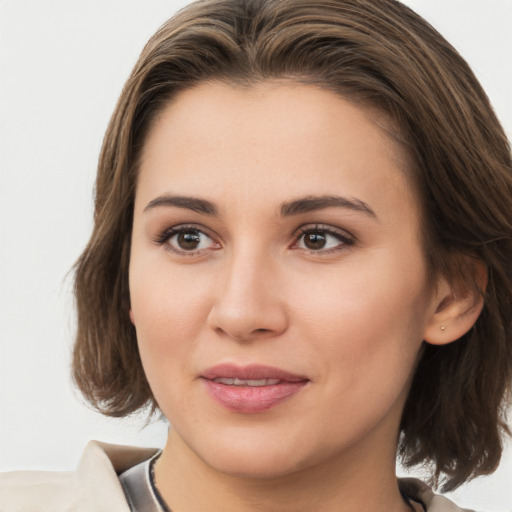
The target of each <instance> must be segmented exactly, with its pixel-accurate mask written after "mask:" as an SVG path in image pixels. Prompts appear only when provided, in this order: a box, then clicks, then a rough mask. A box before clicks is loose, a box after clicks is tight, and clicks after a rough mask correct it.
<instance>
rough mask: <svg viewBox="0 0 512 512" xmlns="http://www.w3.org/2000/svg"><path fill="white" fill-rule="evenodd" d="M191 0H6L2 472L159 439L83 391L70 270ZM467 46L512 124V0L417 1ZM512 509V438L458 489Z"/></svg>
mask: <svg viewBox="0 0 512 512" xmlns="http://www.w3.org/2000/svg"><path fill="white" fill-rule="evenodd" d="M186 3H187V1H186V0H167V1H164V0H47V1H44V2H42V1H41V0H0V38H1V39H0V52H1V53H0V87H1V90H0V471H3V470H13V469H21V468H24V469H52V470H60V469H72V468H73V467H74V466H75V464H76V462H77V460H78V458H79V455H80V452H81V450H82V448H83V446H84V445H85V443H86V442H87V440H89V439H101V440H104V441H109V442H117V443H127V444H140V445H153V446H160V445H162V443H163V440H164V438H165V433H166V426H165V424H163V423H162V422H160V423H155V424H152V425H150V426H149V427H147V428H145V429H143V426H144V418H130V419H125V420H112V419H107V418H103V417H102V416H100V415H99V414H97V413H95V412H93V411H91V410H89V409H88V408H87V407H86V406H84V405H83V403H82V402H81V400H80V397H79V396H78V394H77V392H76V391H74V390H73V388H72V385H71V383H70V378H69V355H70V349H71V344H72V340H73V323H74V319H73V310H72V299H71V295H70V282H71V279H70V277H69V275H68V272H69V270H70V268H71V267H72V265H73V263H74V261H75V259H76V258H77V257H78V255H79V254H80V251H81V249H82V248H83V246H84V245H85V243H86V241H87V238H88V234H89V232H90V229H91V216H92V186H93V180H94V175H95V166H96V159H97V156H98V152H99V148H100V144H101V140H102V137H103V133H104V130H105V128H106V125H107V122H108V119H109V117H110V114H111V112H112V110H113V108H114V104H115V101H116V99H117V97H118V95H119V93H120V91H121V87H122V85H123V83H124V81H125V79H126V78H127V76H128V74H129V72H130V69H131V67H132V66H133V64H134V63H135V60H136V58H137V56H138V53H139V51H140V50H141V49H142V46H143V44H144V43H145V41H146V40H147V39H148V38H149V36H150V35H151V34H152V33H153V32H154V31H155V30H156V29H157V28H158V27H159V26H160V25H161V24H162V23H163V22H164V21H165V20H166V19H167V18H168V17H170V16H171V15H172V14H173V13H174V12H175V10H176V9H177V8H179V7H181V6H183V5H185V4H186ZM406 3H407V4H408V5H410V6H411V7H413V8H414V9H416V10H417V11H418V12H419V13H420V14H422V15H423V16H425V17H426V18H427V19H428V20H429V21H430V22H431V23H432V24H433V25H434V26H435V27H437V28H438V29H439V30H440V31H441V32H442V33H443V34H444V35H445V36H446V37H447V38H448V39H449V40H450V41H451V42H452V43H453V44H454V45H455V46H456V47H457V48H458V49H459V51H460V52H461V53H462V54H463V56H464V57H465V58H466V59H467V60H468V61H469V63H470V64H471V65H472V67H473V69H474V70H475V72H476V73H477V75H478V77H479V79H480V80H481V82H482V83H483V85H484V87H485V88H486V90H487V92H488V94H489V96H490V97H491V101H492V102H493V104H494V106H495V108H496V110H497V112H498V115H499V116H500V118H501V120H502V122H503V124H504V126H505V128H506V130H507V132H508V134H509V137H510V136H511V135H512V95H511V93H510V91H511V89H512V63H511V62H512V61H511V51H512V30H511V27H512V0H408V1H407V2H406ZM452 498H453V499H455V500H456V501H457V502H458V503H459V504H461V505H464V506H471V507H472V508H475V509H479V510H487V511H502V512H504V511H512V447H509V448H508V449H507V451H506V454H505V457H504V460H503V463H502V465H501V466H500V468H499V470H498V471H497V473H496V474H495V475H493V476H492V477H488V478H483V479H478V480H477V481H475V482H473V483H472V484H470V485H467V486H465V487H463V488H461V489H460V490H459V491H458V492H456V493H455V494H454V495H453V496H452Z"/></svg>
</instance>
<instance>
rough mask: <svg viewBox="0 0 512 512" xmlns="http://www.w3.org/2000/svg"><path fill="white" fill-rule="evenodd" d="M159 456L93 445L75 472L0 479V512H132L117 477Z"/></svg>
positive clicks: (443, 508)
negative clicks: (154, 456)
mask: <svg viewBox="0 0 512 512" xmlns="http://www.w3.org/2000/svg"><path fill="white" fill-rule="evenodd" d="M157 451H158V450H157V449H153V448H135V447H131V446H119V445H112V444H105V443H100V442H98V441H91V442H90V443H89V444H88V445H87V447H86V449H85V451H84V453H83V455H82V457H81V459H80V462H79V464H78V466H77V469H76V471H72V472H71V471H70V472H62V473H59V472H49V471H13V472H11V473H3V474H0V512H130V506H129V505H128V502H127V500H126V497H125V494H124V492H123V487H122V485H121V482H120V481H119V476H118V475H120V474H121V473H123V472H125V471H126V470H128V469H129V468H131V467H133V466H135V465H137V464H139V463H141V462H143V461H145V460H147V459H149V458H150V457H152V456H153V455H155V453H157ZM400 486H401V488H402V489H403V491H404V492H405V493H406V494H408V495H409V496H414V497H416V498H417V499H419V500H421V502H422V503H424V504H425V506H426V509H427V512H470V511H467V510H463V509H460V508H459V507H457V506H456V505H455V504H453V503H452V502H451V501H449V500H448V499H446V498H444V497H442V496H438V495H435V494H434V493H433V492H432V491H431V490H430V489H429V488H428V487H427V486H426V485H425V484H423V483H422V482H420V481H418V480H414V479H406V480H401V481H400Z"/></svg>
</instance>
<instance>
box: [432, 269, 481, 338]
mask: <svg viewBox="0 0 512 512" xmlns="http://www.w3.org/2000/svg"><path fill="white" fill-rule="evenodd" d="M468 267H469V268H470V269H471V274H472V275H468V276H467V277H466V280H465V282H464V283H462V284H461V283H460V281H459V283H454V284H452V285H451V284H449V283H448V281H447V280H446V279H445V278H440V279H439V281H438V286H437V293H436V296H435V299H434V300H435V303H434V305H433V308H434V313H433V314H432V316H431V317H430V319H429V321H428V323H427V326H426V328H425V334H424V337H423V339H424V340H425V341H426V342H427V343H430V344H431V345H446V344H448V343H451V342H452V341H456V340H458V339H459V338H460V337H461V336H463V335H464V334H466V333H467V332H468V331H469V330H470V329H471V327H473V325H474V324H475V322H476V321H477V319H478V317H479V315H480V313H481V312H482V309H483V307H484V292H485V288H486V286H487V269H486V268H485V265H484V263H483V262H480V261H479V262H474V261H473V262H471V263H470V265H468ZM468 277H469V279H468Z"/></svg>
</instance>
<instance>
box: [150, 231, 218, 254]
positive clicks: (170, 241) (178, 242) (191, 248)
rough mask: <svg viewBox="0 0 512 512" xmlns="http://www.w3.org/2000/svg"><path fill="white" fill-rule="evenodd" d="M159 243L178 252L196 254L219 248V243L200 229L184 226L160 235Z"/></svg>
mask: <svg viewBox="0 0 512 512" xmlns="http://www.w3.org/2000/svg"><path fill="white" fill-rule="evenodd" d="M157 241H158V243H159V244H162V245H163V244H165V245H166V247H167V249H168V250H170V251H172V252H174V253H177V254H192V255H193V254H196V253H200V252H202V251H204V250H210V249H212V250H213V249H218V248H219V244H218V243H217V242H215V240H213V239H212V238H211V237H209V236H208V235H207V234H206V233H204V232H203V231H201V230H199V229H195V228H192V227H188V226H184V227H177V228H172V229H171V230H169V231H167V232H166V233H164V234H163V236H162V237H160V238H159V239H158V240H157Z"/></svg>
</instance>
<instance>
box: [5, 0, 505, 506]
mask: <svg viewBox="0 0 512 512" xmlns="http://www.w3.org/2000/svg"><path fill="white" fill-rule="evenodd" d="M511 198H512V173H511V162H510V150H509V146H508V143H507V140H506V138H505V136H504V135H503V132H502V130H501V128H500V126H499V124H498V122H497V120H496V118H495V116H494V114H493V112H492V109H491V108H490V106H489V104H488V101H487V98H486V96H485V94H484V93H483V91H482V90H481V88H480V86H479V85H478V83H477V82H476V80H475V78H474V76H473V74H472V73H471V71H470V70H469V69H468V67H467V65H466V64H465V63H464V61H463V60H462V59H461V58H460V57H459V56H458V55H457V54H456V53H455V52H454V50H453V49H452V48H451V47H450V46H449V45H448V44H447V43H446V41H444V39H442V37H441V36H440V35H439V34H437V33H436V32H435V31H434V30H433V29H432V28H431V27H429V26H428V25H427V24H426V23H425V22H424V21H423V20H421V19H420V18H419V17H418V16H416V15H415V14H414V13H412V12H411V11H410V10H409V9H407V8H406V7H404V6H403V5H401V4H400V3H398V2H393V1H389V2H382V3H380V2H379V3H377V2H373V1H365V0H358V1H354V0H352V1H342V0H338V1H333V0H325V1H323V0H322V1H317V2H303V1H299V0H290V1H288V0H284V1H283V0H281V1H266V2H264V1H247V2H242V1H240V0H237V1H235V0H231V1H228V0H224V1H220V0H214V1H205V2H200V3H198V4H193V5H192V6H190V7H189V8H188V9H185V10H184V11H182V12H181V13H180V14H179V15H178V16H176V17H175V18H173V19H172V20H170V21H169V22H168V23H167V24H166V25H164V27H162V29H161V30H160V31H159V32H158V33H157V34H155V36H154V37H153V38H152V39H151V40H150V42H149V43H148V45H147V46H146V48H145V49H144V51H143V53H142V55H141V57H140V59H139V62H138V64H137V65H136V67H135V69H134V71H133V73H132V75H131V77H130V78H129V80H128V82H127V84H126V86H125V89H124V91H123V93H122V95H121V98H120V100H119V103H118V105H117V107H116V111H115V113H114V116H113V118H112V120H111V123H110V126H109V129H108V131H107V134H106V138H105V142H104V146H103V151H102V155H101V159H100V163H99V169H98V177H97V188H96V210H95V228H94V232H93V234H92V237H91V241H90V243H89V245H88V247H87V248H86V250H85V251H84V253H83V255H82V257H81V259H80V261H79V262H78V265H77V274H76V296H77V305H78V319H79V326H78V336H77V341H76V346H75V354H74V376H75V380H76V382H77V384H78V386H79V387H80V389H81V390H82V392H83V393H84V395H85V396H86V397H87V398H88V399H89V400H90V401H91V403H93V404H94V405H95V406H96V407H97V408H98V409H100V410H102V411H103V412H104V413H106V414H110V415H114V416H125V415H128V414H130V413H132V412H133V411H136V410H138V409H140V408H141V407H144V406H147V405H150V406H151V407H152V408H153V409H154V410H159V411H161V412H162V413H163V414H164V415H165V416H166V417H167V418H168V420H169V421H170V423H171V425H172V429H171V430H170V432H169V437H168V441H167V444H166V446H165V448H164V449H163V451H162V452H161V453H157V454H156V456H153V455H154V454H153V452H151V451H147V450H142V451H138V450H132V449H128V448H126V449H121V448H114V447H102V446H101V445H98V444H94V445H92V446H91V447H89V448H88V450H87V451H86V453H85V454H84V458H83V459H82V462H81V464H80V466H79V469H78V471H77V476H74V477H70V476H68V477H60V478H59V479H57V481H55V483H54V487H55V488H54V489H52V486H51V485H50V483H49V480H48V479H50V480H51V478H52V477H49V476H47V475H46V476H41V475H36V476H34V477H33V479H32V481H30V482H28V483H27V481H25V482H24V483H23V484H22V486H23V487H22V488H23V489H25V491H24V492H23V493H21V494H23V496H22V497H20V492H19V491H18V492H16V491H14V492H13V490H12V489H13V487H14V485H18V484H17V483H16V482H18V481H19V480H17V479H16V477H13V476H7V477H6V478H5V479H4V482H6V484H7V485H6V484H5V483H4V488H5V489H6V491H3V492H4V496H3V497H2V498H1V499H0V503H1V504H2V506H3V507H4V508H6V509H8V510H16V508H14V507H16V506H17V507H21V508H19V509H20V510H21V509H22V507H23V506H24V505H20V503H21V500H22V499H28V500H29V501H30V502H31V503H33V502H34V496H29V497H28V498H26V497H27V495H29V494H31V492H28V491H27V490H26V489H27V487H26V486H27V485H28V486H32V487H29V489H34V487H33V486H34V485H37V486H38V488H40V489H41V488H42V489H43V492H44V498H41V495H39V496H38V498H37V499H36V500H37V502H44V506H47V507H48V504H49V503H50V504H51V506H50V508H51V509H52V510H66V509H69V508H70V507H71V506H72V505H71V504H73V506H75V507H79V506H81V507H82V509H84V510H86V509H87V507H89V509H93V510H102V509H105V510H126V511H127V510H129V508H128V507H129V505H128V503H127V501H128V502H129V503H130V506H131V508H132V510H165V509H168V510H174V511H181V510H183V511H187V510H190V511H198V510H200V511H208V510H211V511H217V510H226V511H229V510H236V511H244V510H280V511H283V510H293V511H298V510H319V511H330V510H375V511H380V510H382V511H384V510H404V511H405V510H411V509H412V510H429V511H434V512H435V511H439V510H453V505H450V504H449V503H448V502H447V501H446V500H445V499H444V498H441V497H435V496H434V495H433V493H432V492H431V491H430V490H429V489H428V488H427V487H426V486H425V485H423V484H421V483H419V482H417V481H401V482H397V480H396V477H395V470H394V464H395V458H396V453H397V449H398V451H399V453H400V455H401V456H402V459H403V461H404V462H405V463H406V464H407V465H414V464H417V463H427V464H430V466H431V468H432V473H433V482H432V483H433V484H434V485H437V484H441V485H442V487H443V488H444V489H446V490H448V489H453V488H455V487H457V486H459V485H460V484H462V483H463V482H465V481H467V480H469V479H471V478H473V477H475V476H478V475H481V474H487V473H489V472H491V471H492V470H493V469H494V468H495V467H496V465H497V464H498V462H499V458H500V454H501V441H500V436H501V434H502V433H504V432H505V431H506V424H505V418H504V407H505V405H506V403H505V398H506V393H507V391H508V390H509V389H510V382H511V368H512V343H511V339H510V337H511V325H510V324H511V320H510V318H511V314H510V313H511V300H512V286H511V283H512V281H511V280H512V268H511V262H510V254H511V249H512V244H511V234H512V229H511V225H512V213H511V208H510V200H511ZM117 475H120V479H118V476H117ZM13 481H14V484H13V483H12V482H13ZM34 482H35V483H34ZM41 483H44V485H42V486H41ZM125 496H126V497H125ZM2 500H3V501H2ZM51 500H53V501H51ZM7 507H10V508H7ZM77 509H78V510H81V509H80V508H77ZM34 510H37V508H34Z"/></svg>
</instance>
